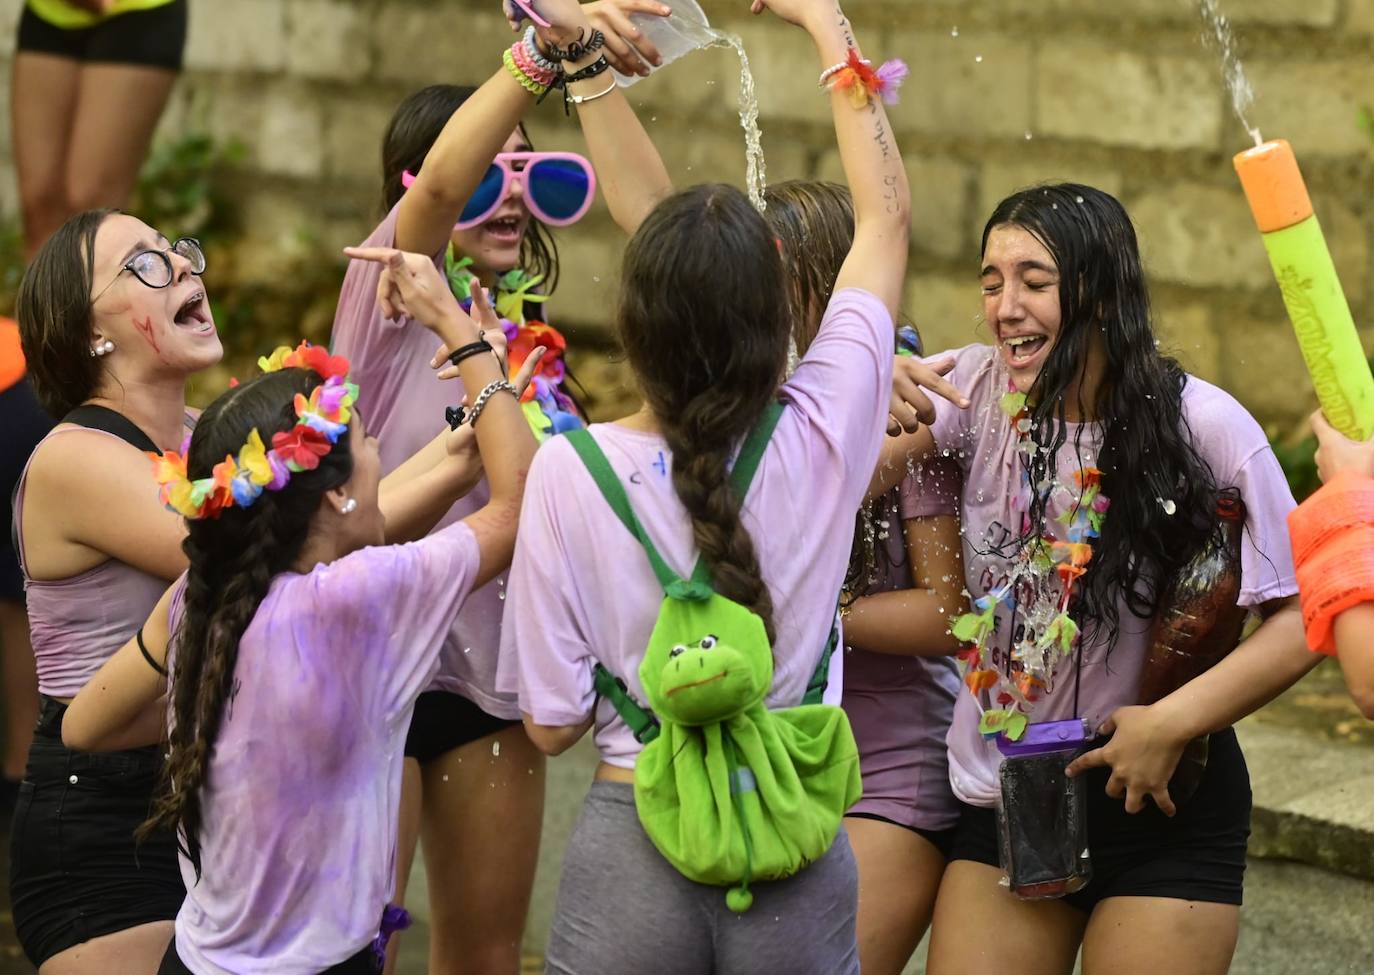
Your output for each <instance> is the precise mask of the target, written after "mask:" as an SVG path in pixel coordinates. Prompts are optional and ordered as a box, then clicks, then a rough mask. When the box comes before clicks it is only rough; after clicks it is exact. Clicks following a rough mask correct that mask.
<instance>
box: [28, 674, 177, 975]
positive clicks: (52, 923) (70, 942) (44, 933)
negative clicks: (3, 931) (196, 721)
mask: <svg viewBox="0 0 1374 975" xmlns="http://www.w3.org/2000/svg"><path fill="white" fill-rule="evenodd" d="M66 710H67V707H66V705H65V704H62V703H60V702H58V701H54V700H53V699H52V698H49V697H44V698H43V703H42V708H41V710H40V712H39V718H38V726H37V728H36V729H35V731H34V741H33V747H32V749H30V751H29V765H28V769H27V770H26V771H25V773H24V781H23V782H22V783H20V785H19V803H18V805H17V806H16V807H15V810H14V825H13V828H12V830H11V832H10V897H11V900H12V902H13V910H14V928H15V931H16V933H17V934H18V935H19V943H20V945H21V946H23V948H24V954H26V955H28V957H29V961H31V962H33V964H34V965H35V966H38V965H42V964H43V962H45V961H47V960H48V959H49V958H51V957H52V956H53V955H55V954H57V953H58V952H61V951H66V950H67V949H68V948H71V947H74V946H76V945H79V944H81V943H82V942H84V941H89V940H91V939H92V938H98V937H101V936H102V935H107V934H113V933H114V932H116V931H124V930H126V929H128V928H133V927H137V926H138V925H140V924H149V923H151V922H154V921H170V920H172V919H174V918H175V917H176V915H177V911H178V910H180V909H181V902H182V900H184V899H185V897H186V888H185V887H184V886H183V885H182V882H181V868H180V866H179V864H178V863H177V849H176V841H175V839H174V837H173V836H172V834H171V833H170V832H169V833H167V834H165V835H160V836H155V837H149V838H148V839H147V840H145V841H144V842H143V843H141V844H140V843H137V842H136V841H135V840H134V830H136V829H138V827H139V826H140V825H142V823H143V821H144V820H145V819H146V818H147V816H148V812H149V809H150V806H151V804H152V797H153V792H154V790H155V789H156V788H157V784H158V779H159V776H160V773H161V771H162V754H161V752H162V750H161V749H160V748H157V747H149V748H138V749H134V750H132V751H124V752H109V753H106V754H100V755H94V754H86V753H83V752H74V751H71V750H70V749H68V748H66V747H65V746H64V745H63V744H62V715H63V714H64V713H65V712H66Z"/></svg>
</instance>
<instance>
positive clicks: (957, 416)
mask: <svg viewBox="0 0 1374 975" xmlns="http://www.w3.org/2000/svg"><path fill="white" fill-rule="evenodd" d="M981 278H982V285H983V295H984V298H983V303H984V315H985V318H986V321H987V325H988V327H989V330H990V331H991V332H992V335H993V338H994V340H995V345H992V346H988V345H971V346H968V347H966V348H963V349H959V350H957V351H956V352H954V353H953V354H952V358H951V360H950V361H951V363H952V371H950V372H949V379H950V381H951V382H953V383H954V385H955V386H956V387H958V388H960V389H962V390H964V391H965V392H966V393H967V394H968V395H969V397H970V399H971V400H972V405H971V407H970V408H969V409H968V410H962V411H961V410H953V409H948V408H942V409H941V410H940V411H939V414H938V416H937V417H936V419H935V422H934V424H933V425H932V426H931V427H930V428H928V429H924V430H921V431H919V432H918V433H916V434H914V435H909V436H906V437H903V438H901V439H900V440H899V441H897V442H894V443H893V444H892V446H891V450H890V451H889V453H888V456H889V458H890V459H891V460H892V461H893V462H894V463H895V464H896V466H897V469H898V470H904V468H905V463H906V461H907V458H908V457H911V458H915V459H918V460H919V459H921V458H924V457H927V456H930V455H932V454H934V453H935V452H937V451H939V452H943V453H946V454H949V455H952V456H955V457H957V458H958V460H959V463H960V465H961V466H962V468H963V473H964V479H965V480H964V488H963V496H962V499H961V503H960V516H961V521H962V525H963V529H962V530H963V535H964V555H965V566H966V573H965V578H966V582H967V586H968V590H969V593H970V595H971V597H972V599H973V610H972V612H971V613H969V614H967V615H963V616H960V617H958V618H956V619H954V620H952V621H951V623H952V627H951V628H952V631H953V635H954V636H956V637H957V638H958V639H959V640H960V641H961V642H962V643H963V644H964V649H963V651H962V652H961V653H960V657H961V658H962V664H963V671H964V681H965V689H964V691H963V692H962V693H961V695H960V698H959V700H958V702H957V704H956V706H955V713H954V723H953V726H952V727H951V729H950V735H949V760H950V780H951V784H952V785H953V787H954V791H955V794H956V795H957V796H958V798H959V799H960V801H961V802H962V803H963V810H962V815H961V818H960V822H959V826H958V829H957V832H956V835H955V840H954V848H953V853H952V860H951V863H950V865H949V867H948V869H947V870H946V872H945V876H944V880H943V882H942V884H941V888H940V895H939V898H938V901H937V904H936V910H935V920H934V924H933V931H934V934H933V940H932V945H931V952H930V958H929V961H928V970H929V971H930V972H932V973H933V975H945V973H950V972H963V971H970V970H979V971H991V970H1008V971H1011V970H1015V971H1018V972H1022V973H1033V975H1042V973H1043V975H1067V973H1068V972H1069V971H1071V970H1072V968H1073V965H1074V959H1075V957H1076V955H1077V954H1078V952H1079V950H1080V948H1081V949H1082V953H1083V966H1084V971H1085V972H1086V973H1087V975H1097V973H1101V972H1108V971H1112V972H1120V971H1121V970H1122V968H1123V966H1125V968H1126V970H1128V971H1131V972H1135V971H1140V972H1148V971H1153V970H1158V969H1161V968H1164V967H1168V968H1169V969H1170V970H1171V971H1182V972H1186V973H1189V975H1193V973H1196V975H1221V973H1224V972H1225V971H1226V970H1227V968H1228V967H1229V964H1230V959H1231V954H1232V952H1233V950H1234V946H1235V941H1236V935H1237V929H1238V919H1239V913H1238V912H1239V904H1240V899H1241V884H1242V876H1243V872H1244V869H1245V848H1246V837H1247V835H1248V833H1249V823H1250V803H1249V794H1250V793H1249V788H1248V778H1247V773H1246V771H1245V765H1244V761H1243V759H1242V757H1241V755H1240V749H1239V745H1238V744H1237V743H1236V738H1235V733H1234V731H1232V730H1230V726H1231V725H1232V724H1233V723H1234V722H1235V721H1237V720H1239V719H1240V718H1241V717H1243V716H1244V715H1246V714H1248V713H1250V712H1251V711H1253V710H1255V709H1256V708H1257V707H1259V706H1260V705H1262V704H1264V703H1265V702H1266V701H1268V700H1269V699H1270V698H1272V697H1274V696H1275V695H1277V694H1278V693H1280V692H1281V691H1282V690H1283V689H1284V688H1286V687H1288V686H1289V685H1290V684H1292V683H1293V682H1294V681H1295V680H1297V679H1298V678H1299V677H1300V676H1301V675H1302V674H1303V673H1305V672H1306V671H1307V670H1308V669H1309V668H1310V667H1311V661H1310V660H1308V659H1307V656H1306V655H1305V654H1304V649H1303V635H1302V627H1301V617H1300V615H1299V613H1298V609H1297V606H1296V604H1295V601H1294V599H1293V596H1294V594H1295V593H1296V591H1297V587H1296V583H1295V578H1294V572H1293V566H1292V561H1291V557H1290V552H1289V550H1288V544H1287V533H1286V528H1285V524H1284V518H1285V515H1286V514H1287V512H1288V511H1289V510H1290V509H1291V508H1292V507H1293V499H1292V496H1291V494H1290V493H1289V491H1288V487H1287V483H1286V481H1285V480H1284V477H1283V473H1282V471H1281V470H1280V468H1279V466H1278V462H1277V460H1276V459H1275V458H1274V455H1273V452H1272V451H1271V450H1270V449H1269V446H1268V442H1267V440H1266V439H1265V437H1264V434H1263V432H1262V431H1261V430H1260V428H1259V426H1258V424H1256V423H1255V422H1254V420H1253V419H1251V417H1250V416H1249V414H1248V413H1246V412H1245V410H1244V408H1243V407H1241V406H1240V405H1239V404H1238V403H1237V402H1236V401H1235V400H1234V399H1232V398H1231V397H1230V396H1229V395H1227V394H1226V393H1225V392H1223V391H1222V390H1220V389H1218V388H1216V387H1215V386H1212V385H1210V384H1208V383H1206V382H1203V381H1202V380H1200V379H1198V378H1196V377H1194V376H1190V375H1187V374H1186V373H1185V372H1184V371H1183V369H1182V367H1180V366H1179V364H1178V363H1177V362H1175V361H1174V360H1173V359H1170V358H1168V357H1167V356H1165V355H1164V354H1163V353H1161V352H1160V351H1159V349H1158V348H1157V343H1156V340H1155V337H1154V332H1153V328H1152V326H1151V322H1150V314H1149V299H1148V293H1147V290H1146V286H1145V281H1144V275H1143V272H1142V269H1141V263H1140V257H1139V250H1138V247H1137V243H1136V237H1135V231H1134V228H1133V227H1132V225H1131V221H1130V218H1129V217H1128V216H1127V214H1126V212H1125V210H1124V209H1123V208H1122V207H1121V205H1120V203H1118V202H1117V201H1116V200H1115V199H1113V198H1112V197H1111V196H1109V195H1108V194H1106V193H1103V192H1101V191H1099V190H1095V189H1093V188H1091V187H1087V186H1080V185H1076V184H1057V185H1047V186H1041V187H1036V188H1033V189H1029V190H1025V191H1022V192H1020V193H1017V194H1015V195H1013V196H1011V197H1009V198H1008V199H1006V200H1004V201H1003V202H1002V203H1001V204H1000V205H999V206H998V207H997V209H996V210H995V212H994V213H993V215H992V217H991V218H990V219H989V221H988V223H987V226H986V228H985V230H984V234H983V249H982V261H981ZM942 406H943V405H942ZM896 476H897V474H896V473H895V472H889V473H888V474H887V475H886V477H887V479H888V480H891V479H892V478H895V477H896ZM1226 487H1234V488H1236V489H1237V490H1238V491H1239V493H1240V494H1241V497H1242V499H1243V501H1244V503H1245V506H1246V509H1247V511H1248V512H1249V520H1248V523H1247V526H1246V535H1247V538H1246V543H1245V545H1244V554H1243V564H1242V588H1241V596H1240V600H1239V602H1240V604H1241V605H1243V606H1245V607H1247V608H1249V609H1251V610H1252V611H1253V612H1255V613H1257V614H1258V615H1259V616H1261V617H1262V618H1263V620H1264V622H1263V623H1262V624H1261V625H1260V626H1259V627H1258V629H1256V630H1255V631H1254V633H1253V634H1252V635H1251V636H1250V637H1249V638H1248V639H1247V640H1245V641H1244V642H1243V643H1242V644H1241V645H1240V646H1239V647H1238V648H1237V649H1236V651H1235V652H1234V653H1232V654H1231V655H1230V656H1229V657H1227V658H1226V659H1224V660H1223V661H1222V662H1221V663H1219V664H1217V665H1216V666H1215V667H1213V668H1212V669H1211V670H1210V671H1208V672H1207V673H1205V674H1203V675H1201V676H1200V677H1198V678H1196V679H1195V680H1193V681H1191V682H1190V683H1188V684H1186V685H1184V687H1182V688H1181V689H1180V690H1179V691H1177V692H1175V693H1173V694H1170V695H1168V696H1166V697H1164V698H1163V699H1161V700H1160V701H1158V702H1157V703H1155V704H1152V705H1150V706H1148V707H1146V706H1139V705H1138V703H1137V702H1138V700H1139V680H1140V672H1141V667H1142V664H1143V662H1144V658H1145V654H1146V651H1147V649H1148V645H1149V638H1150V632H1151V626H1152V622H1153V620H1154V619H1155V617H1157V616H1158V614H1159V613H1160V611H1161V609H1162V608H1163V603H1164V601H1165V599H1166V598H1167V597H1168V594H1169V589H1170V585H1171V582H1172V580H1173V579H1174V578H1176V577H1177V576H1178V574H1179V572H1180V570H1181V569H1182V568H1183V567H1184V566H1185V565H1187V563H1188V562H1189V560H1191V559H1192V558H1193V556H1194V555H1195V554H1196V553H1197V552H1199V551H1200V550H1201V549H1202V547H1203V546H1204V545H1205V544H1206V543H1207V541H1208V540H1209V539H1210V538H1211V537H1213V533H1215V532H1216V531H1217V530H1218V517H1217V514H1216V498H1217V493H1218V490H1219V489H1220V488H1226ZM1073 719H1077V720H1081V721H1083V722H1085V723H1086V725H1087V728H1088V731H1089V734H1090V735H1096V736H1098V737H1097V738H1096V739H1095V740H1094V741H1092V743H1091V744H1090V745H1089V746H1088V748H1087V750H1086V752H1085V753H1084V754H1082V755H1080V756H1079V757H1078V758H1076V759H1075V760H1074V761H1073V762H1072V763H1071V764H1070V765H1069V767H1068V772H1069V774H1070V775H1071V776H1076V775H1082V776H1084V778H1085V781H1084V782H1083V783H1082V788H1083V789H1084V791H1085V795H1086V796H1087V833H1088V847H1089V853H1090V855H1091V859H1092V879H1091V880H1090V881H1089V882H1088V884H1087V886H1086V887H1084V888H1082V889H1081V890H1078V891H1076V892H1074V893H1071V894H1068V895H1067V896H1065V897H1063V898H1062V899H1060V900H1056V901H1047V902H1042V903H1037V904H1030V903H1027V902H1023V901H1020V900H1017V899H1016V898H1015V897H1013V896H1011V895H1009V894H1008V893H1007V891H1006V890H1005V889H1004V888H1002V887H1001V886H999V884H1000V881H1001V878H1002V876H1003V871H1002V869H1001V867H1000V865H999V855H998V849H997V828H996V823H995V818H994V814H993V809H992V807H993V806H994V804H995V802H996V801H997V800H998V797H999V791H1000V790H999V777H998V773H999V766H1000V763H1001V757H1000V753H999V751H998V748H997V739H999V738H1004V739H1008V740H1012V739H1017V738H1020V737H1022V736H1023V735H1025V734H1026V729H1027V726H1028V725H1032V724H1037V723H1041V722H1053V721H1062V720H1073ZM1209 732H1212V733H1213V734H1212V737H1211V747H1212V752H1211V756H1210V760H1209V764H1208V767H1207V771H1206V774H1205V777H1204V778H1203V781H1202V784H1201V785H1200V786H1199V788H1198V790H1197V792H1196V793H1195V794H1194V795H1193V797H1192V798H1191V799H1190V800H1188V802H1186V803H1181V804H1177V805H1176V804H1175V802H1174V800H1173V798H1171V797H1170V795H1169V789H1168V782H1169V779H1170V776H1171V775H1172V773H1173V771H1174V768H1175V767H1176V766H1177V764H1178V761H1179V758H1180V756H1181V754H1182V752H1183V748H1184V746H1185V744H1186V743H1187V742H1188V741H1189V740H1191V739H1192V738H1194V737H1196V736H1198V735H1200V734H1204V733H1209ZM969 917H978V918H979V919H980V923H981V924H983V925H984V926H985V928H984V930H985V931H987V932H991V933H992V934H991V935H990V936H988V937H979V938H976V939H975V938H970V937H968V935H967V931H966V928H965V925H964V924H963V922H964V921H966V919H967V918H969ZM1010 931H1015V932H1016V936H1015V937H999V936H998V935H997V933H998V932H1010ZM1150 932H1160V933H1161V934H1160V936H1157V937H1156V936H1151V935H1150V934H1149V933H1150ZM1164 932H1167V935H1164V934H1163V933H1164Z"/></svg>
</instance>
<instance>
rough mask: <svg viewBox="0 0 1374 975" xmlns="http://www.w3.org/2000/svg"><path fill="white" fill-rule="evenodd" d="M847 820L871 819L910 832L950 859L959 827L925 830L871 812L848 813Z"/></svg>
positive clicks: (846, 814)
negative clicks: (955, 834)
mask: <svg viewBox="0 0 1374 975" xmlns="http://www.w3.org/2000/svg"><path fill="white" fill-rule="evenodd" d="M844 816H845V818H846V819H871V820H873V821H874V822H878V823H887V824H888V825H890V826H897V827H899V828H901V829H905V830H910V831H911V832H913V833H915V834H916V835H917V836H919V837H921V839H923V840H925V841H926V842H927V843H929V844H930V845H931V846H933V847H935V849H936V850H938V851H939V852H940V856H942V857H944V858H945V859H946V860H948V859H949V853H950V850H952V849H953V848H954V833H955V831H956V830H957V829H958V827H957V826H951V827H949V828H948V829H923V828H921V827H920V826H908V825H907V824H906V823H899V822H897V821H896V820H895V819H888V818H887V817H886V816H879V815H878V814H877V813H869V812H853V811H850V812H847V813H845V814H844Z"/></svg>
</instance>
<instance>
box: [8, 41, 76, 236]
mask: <svg viewBox="0 0 1374 975" xmlns="http://www.w3.org/2000/svg"><path fill="white" fill-rule="evenodd" d="M80 73H81V65H80V62H78V61H74V60H72V59H70V58H62V57H57V56H55V55H52V54H36V53H34V52H32V51H20V52H18V53H17V54H15V56H14V79H13V90H12V92H11V95H10V118H11V120H12V122H13V126H14V139H13V143H14V146H13V150H14V166H15V170H16V172H17V174H18V177H19V205H20V208H21V210H22V211H23V215H24V257H25V259H26V260H30V259H32V258H33V255H34V254H35V253H36V252H37V251H38V248H39V247H40V246H42V244H43V241H45V240H47V239H48V238H49V237H50V236H52V232H53V231H54V230H56V229H57V228H58V227H60V226H62V223H63V221H65V220H66V219H67V217H68V216H70V214H71V207H70V205H69V204H68V202H67V183H66V159H67V145H68V143H69V142H70V139H71V122H72V115H73V113H74V112H75V110H76V98H77V88H78V85H79V79H80Z"/></svg>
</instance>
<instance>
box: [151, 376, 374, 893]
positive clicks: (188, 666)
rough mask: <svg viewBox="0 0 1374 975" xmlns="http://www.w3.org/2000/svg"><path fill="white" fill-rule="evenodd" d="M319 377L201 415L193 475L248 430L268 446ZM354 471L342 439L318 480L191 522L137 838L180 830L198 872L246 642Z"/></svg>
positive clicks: (271, 385) (266, 387)
mask: <svg viewBox="0 0 1374 975" xmlns="http://www.w3.org/2000/svg"><path fill="white" fill-rule="evenodd" d="M320 382H321V380H320V377H319V376H317V375H316V374H315V373H313V372H310V371H307V370H305V369H285V370H282V371H280V372H275V373H270V374H268V375H265V376H262V377H259V378H257V379H254V380H252V381H251V382H248V383H245V384H243V385H241V386H238V387H236V388H235V389H232V390H230V391H229V392H228V393H225V394H224V395H223V396H221V397H220V398H219V399H217V400H216V401H215V402H214V403H212V404H211V405H210V407H209V408H208V409H207V410H206V411H205V413H204V414H203V415H202V416H201V418H200V422H199V423H198V424H197V426H196V431H195V434H194V435H193V436H192V438H191V447H190V451H189V454H188V457H187V474H188V476H189V477H190V478H191V479H193V480H194V479H196V478H200V477H208V476H209V475H210V473H211V471H212V469H213V467H214V465H215V464H216V463H218V462H219V461H221V460H223V459H224V457H225V456H226V455H228V454H237V452H238V451H239V449H240V448H241V447H242V445H243V443H244V441H245V440H246V439H247V438H248V434H249V431H251V430H253V429H254V428H256V429H257V430H258V432H259V434H260V435H261V436H262V438H263V440H264V442H268V443H270V441H271V439H272V434H273V433H276V432H277V431H283V430H289V429H290V428H291V427H292V426H294V425H295V422H296V413H295V410H294V408H293V406H292V402H293V398H294V397H295V395H296V394H300V395H302V396H309V395H310V392H311V390H313V389H314V388H315V387H316V386H318V385H319V384H320ZM352 470H353V459H352V452H351V450H350V445H349V434H345V435H344V436H341V437H340V438H339V440H338V442H337V443H335V445H334V447H333V449H332V450H331V451H330V452H329V453H328V454H327V455H325V457H323V458H322V459H321V462H320V466H319V467H317V468H316V469H315V470H313V471H303V472H300V473H297V474H293V475H292V477H291V480H290V482H289V483H288V484H287V486H286V488H285V489H283V490H281V491H264V492H263V493H262V494H261V495H260V496H259V497H258V498H257V500H256V501H255V502H254V503H253V504H252V505H251V506H249V507H247V508H240V507H231V508H228V509H227V510H225V511H223V512H221V514H220V515H219V517H218V518H207V519H201V520H196V521H191V522H189V523H188V526H189V531H188V533H187V536H186V541H185V542H184V543H183V545H182V548H183V550H184V551H185V552H186V556H187V558H188V559H189V561H190V568H189V569H188V571H187V575H186V590H185V601H184V609H183V613H182V617H181V623H180V626H179V627H178V628H177V632H176V634H175V636H174V638H173V644H174V654H173V655H172V657H171V659H172V662H173V666H172V670H173V674H172V682H171V694H172V720H171V722H170V727H169V730H168V758H167V764H166V767H165V769H164V782H163V789H162V790H161V792H160V794H159V795H158V797H157V799H156V802H155V804H154V806H153V812H152V815H151V816H150V817H149V819H148V821H147V822H146V823H144V824H143V826H142V827H141V829H140V835H141V836H146V835H148V834H150V833H152V832H155V831H157V830H162V829H175V828H179V829H180V832H181V837H180V842H181V845H182V849H183V851H184V852H185V854H186V856H187V857H188V859H190V861H191V863H192V864H193V865H194V866H195V869H196V873H197V875H199V873H200V830H201V824H202V820H203V815H202V814H203V810H202V805H201V801H202V790H203V789H204V788H205V787H206V786H207V785H208V783H209V772H210V759H211V754H212V752H213V749H214V745H215V740H216V739H217V738H218V736H219V730H220V727H221V725H222V723H223V722H224V720H225V718H226V715H227V714H228V712H229V711H230V707H231V705H230V704H229V702H230V701H231V700H232V693H233V685H234V669H235V666H236V665H237V662H238V651H239V641H240V640H241V639H242V638H243V634H244V632H245V631H246V630H247V629H248V626H249V624H250V623H252V621H253V617H254V615H255V614H256V613H257V611H258V607H259V606H260V605H261V603H262V600H263V599H264V598H265V597H266V595H267V590H268V588H269V587H270V586H271V584H272V580H273V579H274V578H275V577H276V576H277V575H278V574H280V573H282V572H285V571H286V570H288V569H289V568H291V566H292V565H293V564H294V563H295V562H296V560H297V559H298V558H299V557H300V554H301V551H302V550H303V548H304V547H305V543H306V539H307V538H308V537H309V534H310V526H311V522H312V520H313V518H314V515H315V512H316V511H317V510H318V509H319V506H320V501H321V498H322V497H323V495H324V493H325V492H326V491H328V490H330V489H331V488H335V487H338V486H340V485H342V484H344V483H345V482H346V481H347V480H348V478H349V476H350V475H351V473H352Z"/></svg>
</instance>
